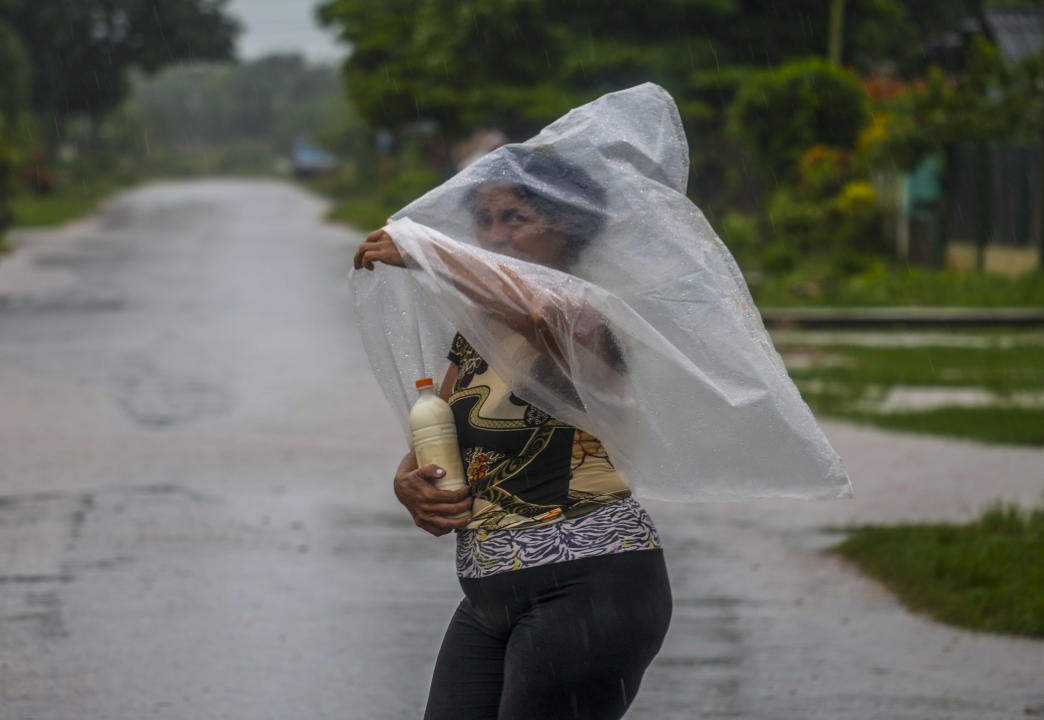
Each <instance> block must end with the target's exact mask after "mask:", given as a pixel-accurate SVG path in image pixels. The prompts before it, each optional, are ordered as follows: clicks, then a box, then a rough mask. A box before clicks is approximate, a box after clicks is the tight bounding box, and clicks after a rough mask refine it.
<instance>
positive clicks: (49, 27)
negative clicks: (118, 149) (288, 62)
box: [0, 0, 238, 119]
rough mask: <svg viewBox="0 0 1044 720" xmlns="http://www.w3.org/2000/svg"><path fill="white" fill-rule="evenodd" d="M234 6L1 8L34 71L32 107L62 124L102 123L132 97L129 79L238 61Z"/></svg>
mask: <svg viewBox="0 0 1044 720" xmlns="http://www.w3.org/2000/svg"><path fill="white" fill-rule="evenodd" d="M227 3H228V0H47V1H46V2H40V0H0V20H3V21H6V22H7V23H9V24H10V25H11V27H13V28H14V30H15V31H16V32H17V33H18V35H19V36H20V37H21V39H22V42H23V44H24V46H25V48H26V50H27V52H28V54H29V58H30V63H31V66H32V70H33V76H32V92H31V97H32V103H33V106H34V108H35V109H36V110H37V111H38V112H40V113H51V114H53V115H54V116H55V117H56V118H59V119H61V118H64V117H68V116H71V115H76V114H86V115H88V116H90V117H92V118H95V119H99V118H101V117H103V116H104V115H105V114H106V113H107V112H109V111H110V110H111V109H112V108H114V107H115V106H116V105H118V104H119V103H120V102H121V101H122V100H123V99H124V98H125V97H126V95H127V92H128V90H129V86H128V71H129V70H131V69H132V68H136V69H139V70H142V71H144V72H153V71H155V70H157V69H159V68H160V67H163V66H164V65H167V64H170V63H173V62H177V61H181V60H188V59H226V58H230V57H232V54H233V51H234V40H235V37H236V33H237V31H238V26H237V24H236V23H235V21H233V20H232V19H231V18H229V17H227V16H226V15H225V14H224V7H225V5H227Z"/></svg>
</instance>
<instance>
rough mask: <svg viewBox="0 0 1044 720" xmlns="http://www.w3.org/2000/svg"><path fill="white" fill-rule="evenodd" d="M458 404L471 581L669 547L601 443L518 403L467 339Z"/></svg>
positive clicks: (462, 555) (460, 538)
mask: <svg viewBox="0 0 1044 720" xmlns="http://www.w3.org/2000/svg"><path fill="white" fill-rule="evenodd" d="M449 360H450V361H451V362H453V363H455V364H456V365H457V367H458V368H459V370H458V373H457V380H456V382H455V383H454V385H453V392H452V394H451V395H450V398H449V404H450V407H451V408H452V410H453V416H454V420H455V421H456V426H457V437H458V440H459V442H460V448H461V455H462V457H463V460H464V467H465V474H466V476H467V481H468V484H469V485H470V486H471V493H472V497H473V498H474V505H473V507H472V521H471V522H470V523H469V524H468V526H467V528H465V529H464V530H461V531H459V532H458V535H457V573H458V575H461V576H462V577H481V576H485V575H490V574H494V573H497V572H503V571H507V570H518V569H521V568H523V567H532V566H535V565H544V564H548V563H552V562H562V561H564V560H572V559H578V558H581V557H593V556H596V555H605V554H610V553H614V552H624V551H626V550H641V549H647V548H655V547H659V546H660V542H659V537H658V536H657V533H656V528H655V527H654V526H653V524H652V520H651V519H650V518H649V516H648V514H647V513H646V512H645V510H644V509H643V508H642V507H641V506H640V505H639V504H638V502H637V501H636V500H635V499H634V498H632V497H631V491H630V489H629V488H628V487H627V485H626V483H625V482H624V481H623V478H621V477H620V475H619V473H617V472H616V469H615V468H614V467H613V464H612V462H611V461H610V459H609V456H608V454H607V453H606V451H605V448H604V447H603V446H602V443H601V442H600V441H599V440H598V438H596V437H594V436H593V435H591V434H589V433H586V432H584V431H583V430H580V429H579V428H575V427H573V426H571V425H567V424H566V423H563V422H561V421H560V420H557V419H556V418H553V417H551V416H550V415H548V414H547V413H545V412H543V411H542V410H540V409H538V408H536V407H534V406H533V405H530V404H529V403H527V402H525V401H524V400H522V399H520V398H518V397H517V396H516V395H514V393H512V392H511V390H510V389H509V388H508V387H507V386H506V385H505V384H504V382H503V380H501V379H500V377H499V375H497V374H496V372H494V371H493V369H492V368H490V367H489V365H488V363H486V361H485V360H483V359H482V358H481V357H480V356H479V354H478V353H477V352H476V351H475V349H474V348H473V347H472V346H471V344H470V343H468V341H467V340H465V339H464V337H463V336H462V335H460V333H458V334H457V335H456V336H455V337H454V339H453V345H452V349H451V350H450V353H449Z"/></svg>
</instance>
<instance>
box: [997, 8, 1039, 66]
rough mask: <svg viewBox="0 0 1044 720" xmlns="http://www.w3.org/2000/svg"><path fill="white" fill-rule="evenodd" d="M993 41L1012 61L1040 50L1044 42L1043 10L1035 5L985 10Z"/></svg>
mask: <svg viewBox="0 0 1044 720" xmlns="http://www.w3.org/2000/svg"><path fill="white" fill-rule="evenodd" d="M983 13H984V15H985V20H986V26H987V28H988V29H989V34H990V35H991V36H993V41H994V42H995V43H996V44H997V47H999V48H1000V49H1001V52H1003V53H1004V57H1006V58H1007V59H1008V60H1010V61H1011V62H1018V61H1019V60H1021V59H1022V58H1024V57H1026V56H1027V55H1029V54H1031V53H1034V52H1036V51H1038V50H1040V48H1041V45H1042V44H1044V32H1042V30H1041V12H1040V10H1039V9H1038V8H1035V7H1007V8H1006V7H990V8H986V9H985V10H984V11H983Z"/></svg>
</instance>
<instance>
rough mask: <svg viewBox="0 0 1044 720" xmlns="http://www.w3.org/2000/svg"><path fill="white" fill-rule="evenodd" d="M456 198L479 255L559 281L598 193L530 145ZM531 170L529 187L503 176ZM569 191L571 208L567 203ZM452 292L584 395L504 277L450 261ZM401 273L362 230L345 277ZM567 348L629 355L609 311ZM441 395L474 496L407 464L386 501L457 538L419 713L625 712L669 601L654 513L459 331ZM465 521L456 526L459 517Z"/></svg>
mask: <svg viewBox="0 0 1044 720" xmlns="http://www.w3.org/2000/svg"><path fill="white" fill-rule="evenodd" d="M502 156H503V157H504V158H505V162H504V163H503V164H502V165H501V167H500V168H499V169H498V170H497V171H496V172H491V173H490V174H489V175H487V178H491V177H492V178H495V179H486V180H484V181H483V182H481V183H479V184H477V185H476V186H474V187H472V188H470V189H469V191H468V192H467V193H466V195H465V197H466V203H467V208H466V209H467V210H468V211H469V212H470V215H471V217H472V218H473V220H474V224H475V228H474V235H475V237H476V238H477V240H478V242H479V244H480V245H481V246H482V247H483V248H484V249H486V250H490V251H493V252H495V253H499V254H501V255H505V256H508V257H510V258H514V259H516V260H522V261H526V262H529V263H536V264H539V265H543V266H545V267H549V268H552V269H555V270H559V271H564V272H569V271H570V269H571V267H572V266H573V264H574V263H576V262H577V260H578V258H579V256H580V254H581V252H582V251H583V249H584V247H585V246H586V245H587V243H589V242H591V241H592V240H595V238H596V236H597V234H598V232H599V231H600V229H601V225H602V223H603V216H602V213H601V212H599V210H598V208H599V207H601V206H603V205H604V197H605V193H604V190H603V189H602V188H601V187H600V186H599V185H598V184H597V183H595V182H594V181H593V180H592V179H591V178H590V176H589V175H588V174H587V173H586V172H585V171H583V170H582V169H580V168H579V167H577V166H575V165H573V164H571V163H569V162H567V161H565V160H563V159H562V158H560V157H559V156H556V155H554V154H552V153H548V152H543V151H541V150H540V149H539V148H533V147H527V146H513V147H509V148H507V149H505V152H504V153H503V155H502ZM516 167H524V168H525V174H524V176H522V175H520V174H519V173H517V172H515V171H514V170H513V168H516ZM562 198H574V199H575V200H576V201H575V202H570V201H564V200H563V199H562ZM443 261H444V263H445V267H446V268H448V271H449V272H451V273H452V274H453V278H452V282H453V284H454V285H455V286H456V287H457V288H459V289H460V290H461V291H462V292H464V293H465V294H468V295H470V296H471V297H473V298H475V299H476V301H478V302H481V303H482V304H483V306H484V307H485V308H486V309H487V311H488V313H489V315H490V316H491V317H495V318H496V319H497V320H499V321H500V322H502V323H503V324H504V325H506V326H508V327H510V328H512V329H513V330H515V331H516V332H517V333H518V334H519V336H521V337H522V338H524V339H525V341H526V343H525V346H524V347H519V353H518V362H533V363H537V364H540V365H541V366H542V368H543V369H542V370H541V371H540V374H541V375H543V376H545V377H549V376H557V378H558V379H557V381H552V384H557V386H558V387H559V388H560V393H561V394H562V395H563V396H564V397H571V398H573V402H575V403H576V404H578V405H582V401H581V400H580V398H579V397H578V396H577V395H576V392H575V390H573V389H572V386H571V383H570V380H569V376H570V373H569V360H568V358H567V356H566V355H567V353H565V351H564V348H562V347H561V346H560V343H558V342H556V340H555V339H554V334H553V333H549V332H547V328H548V326H549V325H552V324H555V323H558V322H559V321H560V318H559V317H558V314H559V313H560V311H561V308H556V307H553V306H548V304H547V303H546V302H543V301H541V300H540V299H538V297H537V294H536V293H535V292H533V291H532V290H531V289H530V288H528V287H527V285H526V284H525V282H523V281H521V280H520V279H519V278H518V276H517V274H515V273H514V272H513V271H512V268H511V266H510V263H505V264H504V265H503V266H498V267H497V268H496V272H492V273H491V272H489V266H488V265H481V264H476V263H474V262H471V261H470V260H469V259H468V258H467V257H451V256H447V257H444V258H443ZM374 263H383V264H386V265H390V266H393V267H406V262H405V260H404V258H403V257H402V254H401V252H400V250H399V248H398V247H397V245H396V243H395V241H394V240H393V238H392V237H391V236H390V235H389V234H388V233H387V232H386V231H384V230H377V231H374V232H373V233H370V235H369V236H368V237H367V239H366V242H364V243H363V245H362V246H361V247H360V248H359V250H358V251H357V253H356V256H355V267H356V268H357V269H359V268H367V269H370V270H372V269H373V268H374ZM572 327H573V333H574V336H575V339H576V341H577V342H578V343H580V344H581V345H583V346H584V347H586V348H588V349H590V350H591V351H592V352H593V353H594V354H596V355H597V356H599V357H600V358H602V359H603V361H604V362H605V364H606V365H607V366H609V367H612V368H614V369H615V370H616V371H617V372H622V371H623V372H625V361H624V357H623V353H622V350H621V349H620V347H619V345H618V343H617V342H616V340H615V339H614V336H613V334H612V332H611V331H610V330H609V329H608V327H607V325H606V323H605V321H604V319H603V318H601V317H598V316H597V314H596V313H594V312H593V311H592V312H589V313H586V317H585V313H580V319H579V320H577V318H575V317H574V318H573V319H572ZM449 360H450V366H449V370H448V372H447V373H446V376H445V378H444V379H443V382H442V385H441V394H442V397H443V398H444V399H446V400H447V401H448V402H449V403H450V405H451V407H452V408H453V413H454V417H455V420H456V424H457V432H458V438H459V440H460V445H461V455H462V457H463V459H464V464H465V466H466V468H467V470H466V474H467V480H468V487H467V488H463V489H461V490H459V491H456V492H448V491H440V490H438V489H436V488H435V486H434V484H433V483H434V481H435V479H436V478H438V477H441V475H442V474H443V471H442V469H441V468H437V467H435V466H432V465H429V466H425V467H417V461H416V457H415V456H414V454H413V453H412V452H410V453H407V455H406V456H405V457H404V458H403V460H402V463H401V464H400V466H399V468H398V471H397V472H396V475H395V481H394V484H395V493H396V496H397V497H398V498H399V500H400V502H402V504H403V505H405V506H406V508H407V509H408V510H409V511H410V513H411V515H412V516H413V518H414V522H415V523H416V524H417V525H418V526H419V527H421V528H423V529H424V530H426V531H427V532H429V533H431V534H433V535H436V536H439V535H443V534H445V533H447V532H449V531H450V530H456V531H457V533H458V534H457V574H458V576H459V578H460V584H461V587H462V589H463V590H464V599H463V600H462V601H461V603H460V605H459V606H458V608H457V610H456V612H455V614H454V615H453V618H452V620H451V621H450V625H449V629H448V630H447V632H446V636H445V639H444V641H443V645H442V649H441V651H440V653H439V658H438V661H437V663H436V667H435V673H434V677H433V679H432V684H431V690H430V694H429V698H428V706H427V711H426V713H425V718H427V719H428V720H438V719H441V718H476V719H478V718H498V719H499V720H508V719H513V718H519V719H521V718H528V719H532V718H592V719H594V718H597V719H599V720H602V719H609V718H619V717H622V716H623V714H624V712H625V711H626V710H627V708H628V707H629V706H630V704H631V702H632V701H633V699H634V697H635V694H636V693H637V691H638V686H639V684H640V681H641V678H642V674H643V673H644V671H645V669H646V667H648V665H649V663H650V662H651V661H652V659H653V657H654V656H655V655H656V653H657V652H658V650H659V648H660V645H661V643H662V642H663V638H664V635H665V634H666V631H667V627H668V624H669V621H670V615H671V595H670V588H669V584H668V579H667V572H666V568H665V565H664V560H663V554H662V550H661V549H660V542H659V538H658V536H657V533H656V529H655V527H654V526H653V524H652V521H651V519H650V518H649V516H648V515H647V513H646V512H645V511H644V509H642V507H641V506H640V505H639V504H638V503H637V501H636V500H635V499H634V498H633V497H632V496H631V491H630V489H629V488H628V487H627V485H626V483H625V482H624V481H623V479H622V478H621V476H620V475H619V473H617V472H616V469H615V468H614V466H613V464H612V461H611V459H610V458H609V456H608V454H607V453H606V451H605V449H604V447H603V446H602V444H601V442H600V441H599V440H598V439H597V438H595V437H594V436H592V435H590V434H589V433H586V432H584V431H582V430H580V429H578V428H576V427H572V426H570V425H569V424H567V423H565V422H563V421H561V420H559V419H556V418H554V417H552V416H550V415H549V414H547V413H546V412H544V411H542V410H541V409H540V408H537V407H535V406H533V405H531V404H529V403H527V402H526V401H524V400H522V399H521V398H519V397H517V396H516V395H515V394H514V393H513V392H512V391H511V389H510V388H508V387H506V385H505V384H504V382H503V380H502V379H501V378H500V376H499V375H498V374H497V372H496V371H495V370H494V369H493V368H492V367H490V365H489V363H487V362H486V360H485V359H483V358H482V357H481V356H480V355H479V354H478V353H477V352H476V351H475V349H474V348H473V347H472V346H471V345H470V343H469V342H468V341H467V339H465V338H464V337H463V336H462V335H460V334H459V333H458V334H457V335H456V337H455V338H454V339H453V343H452V349H451V351H450V354H449ZM460 513H466V515H465V516H464V517H460V518H457V517H454V516H456V515H458V514H460Z"/></svg>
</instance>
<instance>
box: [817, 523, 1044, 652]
mask: <svg viewBox="0 0 1044 720" xmlns="http://www.w3.org/2000/svg"><path fill="white" fill-rule="evenodd" d="M833 552H836V553H838V554H840V555H841V556H843V557H845V558H847V559H849V560H851V561H852V562H854V563H856V564H857V565H858V566H859V567H860V568H861V569H862V570H863V571H864V572H866V573H868V574H869V575H871V576H873V577H875V578H877V579H878V580H880V581H881V582H883V583H884V584H885V585H886V586H888V588H890V589H891V590H892V591H893V592H894V593H895V594H896V595H898V597H899V599H900V600H901V601H902V602H903V604H905V605H906V606H907V607H909V608H910V609H911V610H914V611H917V612H924V613H926V614H928V615H930V616H931V617H933V618H935V619H937V620H941V621H943V622H946V623H950V624H953V625H957V626H960V627H964V628H969V629H972V630H984V631H988V632H996V633H1007V634H1014V635H1027V636H1030V637H1036V638H1044V509H1037V510H1034V511H1029V512H1027V511H1021V510H1018V509H1016V508H1013V507H1001V506H996V507H993V508H991V509H990V510H988V511H987V512H985V513H984V514H983V515H982V516H981V517H980V518H979V519H978V520H976V521H974V522H971V523H968V524H965V525H949V524H932V525H896V526H889V527H863V528H858V529H856V530H855V531H853V532H852V534H851V535H850V536H849V537H848V538H847V539H846V540H845V541H844V542H842V543H841V544H840V545H838V546H837V547H836V548H834V550H833Z"/></svg>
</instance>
